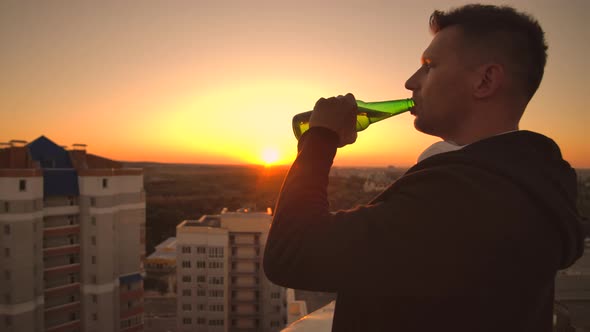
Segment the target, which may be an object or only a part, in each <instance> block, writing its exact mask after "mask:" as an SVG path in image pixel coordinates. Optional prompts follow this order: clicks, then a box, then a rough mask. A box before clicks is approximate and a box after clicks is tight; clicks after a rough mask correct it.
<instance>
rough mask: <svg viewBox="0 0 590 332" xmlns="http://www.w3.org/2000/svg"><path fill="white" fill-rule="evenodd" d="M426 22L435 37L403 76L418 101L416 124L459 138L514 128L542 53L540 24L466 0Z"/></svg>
mask: <svg viewBox="0 0 590 332" xmlns="http://www.w3.org/2000/svg"><path fill="white" fill-rule="evenodd" d="M430 28H431V30H432V32H433V33H434V34H435V36H434V38H433V40H432V42H431V44H430V45H429V47H428V48H427V49H426V50H425V51H424V54H423V57H422V67H421V68H420V69H418V71H417V72H416V73H415V74H414V75H413V76H412V77H410V79H408V81H407V82H406V87H407V88H408V89H410V90H412V91H413V95H414V98H415V99H416V103H417V107H416V110H415V114H416V122H415V124H416V128H417V129H418V130H421V131H423V132H425V133H428V134H432V135H435V136H440V137H443V138H445V139H457V137H454V136H457V135H458V136H461V135H463V136H474V134H473V132H475V131H478V130H479V131H480V132H482V134H483V135H485V133H483V132H485V131H488V132H493V131H494V130H495V131H498V130H501V128H496V129H493V128H492V126H496V127H501V126H503V127H509V126H513V127H517V125H518V121H519V119H520V117H521V115H522V112H523V111H524V108H525V107H526V105H527V103H528V102H529V100H530V99H531V98H532V96H533V95H534V93H535V91H536V90H537V88H538V87H539V84H540V82H541V79H542V77H543V71H544V67H545V63H546V59H547V55H546V50H547V45H546V44H545V39H544V33H543V30H542V29H541V27H540V26H539V24H538V23H537V22H536V21H535V20H534V19H533V18H531V17H530V16H528V15H526V14H522V13H519V12H517V11H515V10H514V9H513V8H510V7H497V6H488V5H467V6H464V7H460V8H457V9H454V10H452V11H449V12H446V13H445V12H441V11H435V12H434V13H433V14H432V15H431V17H430ZM500 108H501V109H500ZM499 109H500V110H499ZM505 109H506V110H505ZM496 122H497V123H496ZM509 123H511V124H509ZM486 126H487V127H489V128H486ZM504 129H506V128H504ZM513 129H516V128H513ZM457 131H471V133H467V134H466V133H461V134H459V133H457ZM479 138H481V137H479ZM467 140H469V139H467Z"/></svg>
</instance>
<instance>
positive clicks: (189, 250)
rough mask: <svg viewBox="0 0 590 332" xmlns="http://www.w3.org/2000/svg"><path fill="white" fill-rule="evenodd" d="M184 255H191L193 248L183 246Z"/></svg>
mask: <svg viewBox="0 0 590 332" xmlns="http://www.w3.org/2000/svg"><path fill="white" fill-rule="evenodd" d="M182 253H183V254H190V253H191V247H187V246H183V247H182Z"/></svg>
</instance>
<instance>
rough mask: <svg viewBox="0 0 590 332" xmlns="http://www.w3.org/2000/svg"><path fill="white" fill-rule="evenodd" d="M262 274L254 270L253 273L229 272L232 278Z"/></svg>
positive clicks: (242, 271) (246, 271)
mask: <svg viewBox="0 0 590 332" xmlns="http://www.w3.org/2000/svg"><path fill="white" fill-rule="evenodd" d="M259 273H260V271H259V270H252V271H248V270H245V271H244V270H238V271H236V270H231V271H229V274H230V275H232V276H258V275H259Z"/></svg>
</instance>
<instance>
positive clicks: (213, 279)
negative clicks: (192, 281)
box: [209, 277, 223, 285]
mask: <svg viewBox="0 0 590 332" xmlns="http://www.w3.org/2000/svg"><path fill="white" fill-rule="evenodd" d="M209 284H211V285H223V277H209Z"/></svg>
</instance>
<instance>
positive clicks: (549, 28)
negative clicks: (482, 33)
mask: <svg viewBox="0 0 590 332" xmlns="http://www.w3.org/2000/svg"><path fill="white" fill-rule="evenodd" d="M416 2H417V3H418V4H416ZM505 2H506V1H491V3H498V4H500V3H505ZM508 2H509V3H510V4H512V5H513V6H515V7H516V8H518V9H521V10H525V11H528V12H529V13H531V14H533V15H534V16H535V17H537V18H538V19H539V21H540V22H541V24H542V26H543V27H544V29H545V31H546V37H547V41H548V44H549V59H548V64H547V67H546V71H545V78H544V81H543V83H542V84H541V88H540V89H539V91H538V92H537V95H536V96H535V98H534V99H533V101H532V102H531V104H530V105H529V108H528V110H527V112H526V113H525V116H524V118H523V121H522V123H521V129H528V130H534V131H538V132H541V133H544V134H545V135H548V136H550V137H552V138H554V139H555V140H556V141H557V143H558V144H559V145H560V146H561V148H562V152H563V154H564V156H565V158H566V159H567V160H568V161H570V162H571V163H572V165H573V166H574V167H590V144H589V143H588V142H589V140H588V134H587V130H588V127H589V125H590V121H588V120H590V116H589V115H588V114H589V113H588V111H589V109H590V107H589V106H590V105H589V103H588V86H590V72H589V69H588V65H587V63H586V59H585V57H586V56H587V54H589V52H588V51H589V46H588V45H589V43H588V40H590V33H589V31H590V29H588V25H587V22H586V15H587V13H588V12H590V1H586V0H567V1H561V2H557V1H550V0H539V1H537V0H534V1H533V0H531V1H525V0H519V1H515V0H514V1H508ZM440 3H441V2H440V1H435V0H432V1H431V0H428V1H425V0H422V1H374V0H371V1H367V0H364V1H354V2H353V1H316V0H314V1H307V0H305V1H292V2H289V3H287V2H281V1H171V2H164V1H125V2H119V1H101V2H96V3H80V2H77V1H46V2H39V3H37V4H34V5H33V4H31V3H27V4H23V3H22V2H16V1H15V2H10V3H7V2H1V3H0V42H1V45H2V52H0V72H1V73H2V75H0V86H1V88H0V142H6V141H9V140H11V139H22V140H27V141H31V140H34V139H35V138H37V137H38V136H40V135H46V136H47V137H49V138H50V139H52V140H53V141H55V142H56V143H58V144H61V145H71V144H74V143H85V144H87V145H88V151H89V152H90V153H94V154H99V155H102V156H104V157H108V158H112V159H117V160H143V161H158V162H184V163H230V164H234V163H261V162H263V155H269V154H270V155H272V154H273V153H276V154H277V158H278V162H280V163H290V162H291V161H292V160H293V158H294V157H295V151H296V141H295V138H294V136H293V133H292V131H291V127H290V125H291V118H292V116H293V115H294V114H296V113H299V112H303V111H306V110H309V109H311V108H312V107H313V105H314V103H315V101H316V100H317V99H318V98H319V97H322V96H332V95H338V94H344V93H346V92H352V93H354V94H355V96H357V98H359V99H362V100H365V101H375V100H386V99H398V98H405V97H409V96H410V93H409V91H406V90H405V89H404V87H403V85H404V82H405V80H406V79H407V78H408V77H409V76H410V75H411V74H412V73H413V72H414V71H415V70H416V68H417V67H418V66H419V60H420V55H421V53H422V51H423V50H424V48H425V47H426V46H427V45H428V43H429V42H430V39H431V35H430V34H429V32H428V28H427V22H428V17H429V15H430V13H431V12H432V11H433V10H434V9H448V8H449V7H452V6H455V5H460V4H463V3H466V2H465V1H447V2H446V4H445V5H441V4H440ZM412 123H413V117H412V116H411V115H410V114H404V115H400V116H399V117H395V118H392V119H390V120H387V121H384V122H381V123H379V124H376V125H374V126H371V128H369V129H368V130H366V131H364V132H362V133H360V135H359V139H358V141H357V143H355V144H354V145H352V146H349V147H346V148H344V149H341V150H340V151H339V154H338V156H337V159H336V165H341V166H344V165H355V166H365V165H366V166H386V165H396V166H409V165H411V164H413V163H414V162H415V160H416V157H417V156H418V155H419V153H420V152H421V151H422V150H423V149H424V148H426V147H427V146H428V145H429V144H431V143H433V142H435V141H436V140H438V139H437V138H433V137H428V136H425V135H423V134H421V133H418V132H416V131H415V130H414V128H413V124H412ZM269 151H271V152H269ZM274 151H276V152H274Z"/></svg>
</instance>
